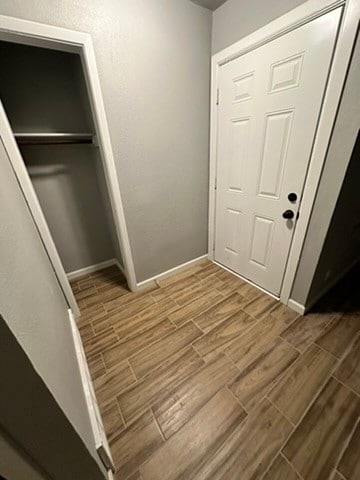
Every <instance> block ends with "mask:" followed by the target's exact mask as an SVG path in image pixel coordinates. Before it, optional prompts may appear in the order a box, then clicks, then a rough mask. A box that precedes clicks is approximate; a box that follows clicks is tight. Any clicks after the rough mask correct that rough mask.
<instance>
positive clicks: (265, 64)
mask: <svg viewBox="0 0 360 480" xmlns="http://www.w3.org/2000/svg"><path fill="white" fill-rule="evenodd" d="M340 13H341V12H340V9H337V10H334V11H332V12H330V13H328V14H326V15H323V16H322V17H320V18H317V19H316V20H313V21H312V22H309V23H307V24H305V25H303V26H301V27H299V28H297V29H295V30H293V31H291V32H290V33H287V34H285V35H283V36H281V37H279V38H277V39H276V40H273V41H272V42H269V43H267V44H265V45H263V46H261V47H259V48H257V49H255V50H253V51H251V52H249V53H247V54H245V55H243V56H241V57H239V58H237V59H236V60H233V61H231V62H229V63H227V64H225V65H224V66H222V67H221V68H220V75H219V89H220V104H219V111H218V115H219V116H218V125H219V127H218V155H217V190H216V219H215V260H217V261H218V262H219V263H221V264H223V265H225V266H227V267H229V268H230V269H232V270H234V271H235V272H237V273H239V274H241V275H243V276H244V277H246V278H248V279H250V280H252V281H253V282H254V283H256V284H258V285H259V286H261V287H263V288H265V289H266V290H268V291H269V292H271V293H273V294H275V295H279V293H280V289H281V284H282V280H283V276H284V272H285V267H286V262H287V257H288V254H289V249H290V244H291V239H292V235H293V231H294V227H295V222H296V215H297V213H298V209H299V201H300V199H301V193H302V190H303V185H304V181H305V176H306V172H307V168H308V164H309V159H310V155H311V149H312V145H313V141H314V137H315V132H316V126H317V121H318V118H319V113H320V109H321V104H322V99H323V94H324V90H325V86H326V81H327V76H328V72H329V67H330V63H331V58H332V54H333V50H334V46H335V40H336V34H337V28H338V25H339V19H340ZM290 193H295V194H296V196H297V200H296V201H295V202H294V201H290V200H289V198H288V195H289V194H290ZM287 210H291V212H287V215H288V216H291V215H292V214H293V218H292V219H286V218H283V213H284V212H285V211H287Z"/></svg>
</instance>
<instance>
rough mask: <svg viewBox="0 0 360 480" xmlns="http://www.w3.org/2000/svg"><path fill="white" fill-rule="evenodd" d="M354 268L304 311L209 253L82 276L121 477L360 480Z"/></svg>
mask: <svg viewBox="0 0 360 480" xmlns="http://www.w3.org/2000/svg"><path fill="white" fill-rule="evenodd" d="M356 275H357V278H356V281H355V280H354V278H351V276H350V277H349V278H348V279H347V280H345V282H343V284H342V286H341V287H339V288H337V289H336V290H335V291H333V292H332V293H331V294H330V295H329V296H328V297H327V299H325V301H323V302H322V304H320V305H319V306H318V307H317V309H316V311H314V312H313V313H310V314H308V315H306V316H305V317H302V316H298V315H297V314H296V313H295V312H293V311H292V310H290V309H288V308H287V307H285V306H283V305H281V304H279V303H277V302H276V301H275V300H273V299H272V298H271V297H269V296H267V295H265V294H263V293H262V292H261V291H259V290H258V289H256V288H254V287H252V286H251V285H249V284H247V283H245V282H243V281H242V280H240V279H238V278H237V277H235V276H233V275H232V274H230V273H228V272H227V271H225V270H223V269H221V268H219V267H218V266H216V265H214V264H212V263H209V262H208V261H204V262H203V263H201V264H198V265H196V266H193V267H191V268H189V269H188V270H187V271H184V272H181V273H179V274H177V275H176V276H173V277H169V278H167V279H165V280H163V281H160V282H159V285H158V286H156V287H153V288H149V289H147V290H143V291H141V292H137V293H130V292H129V291H128V289H127V287H126V285H125V282H124V279H123V278H122V276H121V274H120V273H119V271H118V270H117V269H116V268H109V269H106V270H102V271H100V272H97V273H95V274H91V275H87V276H85V277H83V278H81V279H78V280H76V281H74V282H73V283H72V287H73V290H74V292H75V295H76V298H77V300H78V302H79V306H80V309H81V316H80V318H79V319H78V326H79V330H80V332H81V336H82V339H83V343H84V348H85V352H86V355H87V359H88V363H89V367H90V371H91V375H92V378H93V382H94V386H95V390H96V395H97V398H98V401H99V405H100V408H101V413H102V416H103V420H104V425H105V428H106V431H107V435H108V438H109V442H110V446H111V450H112V453H113V457H114V461H115V465H116V469H117V473H116V480H126V479H131V480H134V479H142V480H150V479H154V480H168V479H185V480H190V479H211V480H215V479H229V480H233V479H234V480H235V479H236V480H237V479H239V480H247V479H254V480H257V479H266V480H274V479H279V480H280V479H286V480H293V479H294V480H295V479H304V480H307V479H324V480H326V479H346V480H359V479H360V423H359V415H360V308H359V304H358V302H359V297H360V295H359V289H358V290H357V291H355V287H354V286H355V285H359V281H358V276H359V272H356ZM350 287H351V288H350ZM357 288H358V287H357Z"/></svg>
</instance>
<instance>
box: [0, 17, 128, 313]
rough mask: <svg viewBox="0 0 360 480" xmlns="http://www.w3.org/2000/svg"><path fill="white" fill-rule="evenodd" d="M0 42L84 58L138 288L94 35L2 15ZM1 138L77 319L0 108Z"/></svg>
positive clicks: (117, 217)
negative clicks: (57, 51)
mask: <svg viewBox="0 0 360 480" xmlns="http://www.w3.org/2000/svg"><path fill="white" fill-rule="evenodd" d="M0 40H4V41H8V42H12V43H21V44H25V45H32V46H37V47H43V48H48V49H52V50H61V51H65V52H71V53H78V54H79V55H80V58H81V62H82V66H83V71H84V76H85V80H86V85H87V91H88V95H89V100H90V104H91V111H92V116H93V119H94V124H95V134H96V144H97V146H98V148H99V151H100V156H101V160H102V165H103V168H104V173H105V179H106V185H107V189H108V192H109V197H110V203H111V208H112V213H113V218H114V223H115V229H116V236H117V241H118V243H119V246H120V250H121V254H122V258H123V261H124V269H125V274H126V277H127V282H128V286H129V288H130V290H132V291H136V290H137V282H136V275H135V269H134V262H133V257H132V252H131V247H130V241H129V236H128V231H127V226H126V220H125V214H124V208H123V203H122V200H121V192H120V185H119V181H118V177H117V173H116V166H115V160H114V155H113V151H112V146H111V141H110V134H109V130H108V124H107V119H106V114H105V107H104V102H103V97H102V92H101V87H100V81H99V74H98V70H97V65H96V59H95V52H94V47H93V43H92V39H91V36H90V35H89V34H88V33H83V32H76V31H73V30H67V29H64V28H60V27H54V26H52V25H45V24H41V23H36V22H32V21H28V20H22V19H19V18H14V17H8V16H4V15H0ZM0 107H1V108H0V134H1V136H2V137H3V139H4V142H5V145H6V148H7V149H8V153H9V157H10V160H11V161H12V165H13V168H14V171H15V173H16V176H17V178H18V181H19V184H20V186H21V188H22V190H23V193H24V196H25V199H26V201H27V203H28V205H29V208H30V211H31V214H32V216H33V218H34V221H35V223H36V226H37V228H38V230H39V234H40V236H41V239H42V241H43V243H44V247H45V249H46V251H47V254H48V256H49V259H50V261H51V263H52V265H53V268H54V271H55V274H56V276H57V278H58V280H59V283H60V285H61V288H62V289H63V292H64V295H65V297H66V299H67V301H68V303H69V306H70V307H71V309H72V311H73V313H74V315H75V316H77V315H78V313H79V311H78V306H77V303H76V300H75V298H74V295H73V293H72V290H71V287H70V284H69V280H68V278H67V276H66V273H65V270H64V267H63V265H62V263H61V260H60V257H59V255H58V252H57V250H56V247H55V244H54V241H53V239H52V236H51V233H50V231H49V228H48V226H47V223H46V220H45V217H44V215H43V213H42V210H41V207H40V204H39V202H38V199H37V196H36V193H35V190H34V187H33V185H32V183H31V180H30V178H29V176H28V173H27V171H26V167H25V165H24V163H23V161H22V158H21V154H20V151H19V149H18V147H17V144H16V141H15V139H14V136H13V134H12V131H11V127H10V125H9V123H8V121H7V118H6V115H5V112H4V111H3V108H2V106H1V104H0Z"/></svg>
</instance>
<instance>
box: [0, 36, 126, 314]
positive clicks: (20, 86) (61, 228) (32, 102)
mask: <svg viewBox="0 0 360 480" xmlns="http://www.w3.org/2000/svg"><path fill="white" fill-rule="evenodd" d="M0 58H1V65H2V74H1V76H0V98H1V102H2V105H3V108H4V110H5V113H6V116H7V119H8V121H9V123H10V126H11V129H12V132H13V135H14V138H15V140H16V142H17V146H18V149H19V151H20V153H21V157H22V160H23V164H24V165H25V167H26V171H27V175H28V177H29V178H30V180H31V185H32V187H33V191H34V193H35V194H36V197H37V200H38V204H39V206H40V208H41V212H42V215H43V217H44V219H45V221H46V224H47V227H48V231H49V234H50V236H51V239H52V240H53V243H54V245H55V247H56V251H57V254H58V256H59V258H60V261H61V264H62V267H63V270H64V272H65V273H66V276H65V275H64V278H59V275H58V272H56V273H57V276H58V279H59V282H60V285H61V286H62V287H63V291H64V294H65V297H66V298H67V297H68V295H67V294H66V288H67V287H66V285H64V283H65V282H68V281H70V284H71V286H72V289H73V293H75V294H76V297H77V300H78V303H79V305H78V306H79V307H80V309H81V310H82V308H83V307H86V302H87V300H86V298H87V292H86V282H85V283H84V284H83V287H82V288H83V290H84V294H83V296H82V295H78V288H79V285H78V282H77V279H78V278H79V277H82V278H84V277H86V276H90V277H94V276H98V277H99V278H101V276H106V277H108V279H109V282H108V285H109V288H117V287H119V288H120V290H121V292H122V294H123V293H124V291H125V289H126V290H129V289H128V286H127V280H126V269H125V268H124V261H123V256H122V253H121V246H120V242H119V234H118V231H117V229H116V221H115V218H114V213H113V212H114V210H113V199H112V198H111V191H109V188H108V183H107V180H106V172H105V171H104V162H103V159H102V155H101V149H100V148H99V141H98V138H97V129H96V120H95V119H94V115H93V110H92V104H91V100H90V98H89V94H88V86H87V85H88V84H87V79H86V77H85V73H84V69H83V63H82V58H81V55H80V54H78V53H70V52H64V51H59V50H52V49H49V48H42V47H38V46H30V45H24V44H18V43H12V42H8V41H0ZM34 220H35V222H36V219H34ZM43 241H44V239H43ZM44 243H45V242H44ZM45 247H46V245H45ZM24 253H25V252H24ZM27 254H31V252H28V253H27ZM50 260H51V258H50ZM60 277H61V275H60ZM130 286H131V285H130ZM92 290H93V289H92ZM91 293H95V292H93V291H89V292H88V295H89V296H90V294H91ZM96 293H99V292H96ZM67 300H68V304H69V307H72V308H73V311H74V307H73V305H72V304H71V303H72V301H75V300H74V299H71V298H70V299H69V298H67ZM75 305H76V303H75ZM75 310H76V309H75ZM74 313H75V315H76V313H77V312H74Z"/></svg>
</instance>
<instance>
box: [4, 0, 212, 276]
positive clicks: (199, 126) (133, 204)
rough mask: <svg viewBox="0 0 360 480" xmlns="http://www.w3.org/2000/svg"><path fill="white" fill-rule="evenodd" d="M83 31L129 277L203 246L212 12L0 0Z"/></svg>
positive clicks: (163, 1) (183, 6)
mask: <svg viewBox="0 0 360 480" xmlns="http://www.w3.org/2000/svg"><path fill="white" fill-rule="evenodd" d="M0 14H3V15H10V16H15V17H19V18H24V19H28V20H33V21H38V22H43V23H48V24H51V25H56V26H60V27H65V28H69V29H73V30H79V31H84V32H88V33H90V34H91V36H92V39H93V42H94V47H95V55H96V60H97V64H98V69H99V75H100V83H101V87H102V92H103V96H104V102H105V110H106V114H107V118H108V122H109V129H110V136H111V141H112V145H113V150H114V155H115V161H116V166H117V172H118V177H119V181H120V185H121V190H122V198H123V202H124V209H125V216H126V221H127V225H128V230H129V236H130V242H131V246H132V251H133V256H134V262H135V270H136V275H137V280H138V281H141V280H145V279H147V278H150V277H151V276H153V275H156V274H157V273H161V272H163V271H165V270H168V269H170V268H172V267H174V266H177V265H179V264H181V263H184V262H186V261H188V260H191V259H193V258H196V257H198V256H200V255H203V254H205V253H206V252H207V212H208V143H209V88H210V85H209V83H210V82H209V75H210V73H209V72H210V67H209V63H210V49H211V12H210V11H209V10H207V9H205V8H203V7H200V6H198V5H195V4H193V3H191V2H190V1H188V0H102V1H101V2H99V1H97V0H62V1H60V2H55V1H51V2H50V1H46V0H40V1H39V0H26V2H24V1H21V0H15V1H14V0H2V1H1V2H0Z"/></svg>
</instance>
